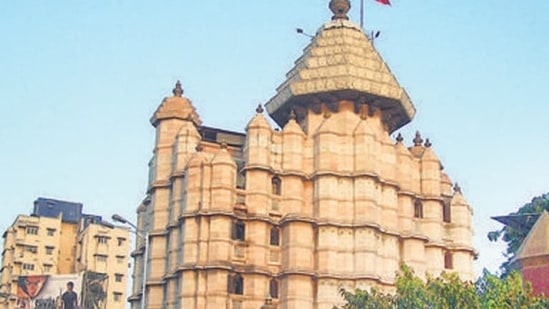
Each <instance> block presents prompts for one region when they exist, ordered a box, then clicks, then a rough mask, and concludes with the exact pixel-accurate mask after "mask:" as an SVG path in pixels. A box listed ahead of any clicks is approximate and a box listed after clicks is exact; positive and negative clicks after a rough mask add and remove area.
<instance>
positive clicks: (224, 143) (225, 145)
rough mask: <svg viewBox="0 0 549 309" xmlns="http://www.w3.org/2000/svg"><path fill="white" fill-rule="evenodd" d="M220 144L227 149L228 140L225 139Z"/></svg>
mask: <svg viewBox="0 0 549 309" xmlns="http://www.w3.org/2000/svg"><path fill="white" fill-rule="evenodd" d="M219 146H220V147H221V149H227V142H225V140H222V141H221V144H220V145H219Z"/></svg>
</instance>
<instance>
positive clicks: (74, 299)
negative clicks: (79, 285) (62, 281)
mask: <svg viewBox="0 0 549 309" xmlns="http://www.w3.org/2000/svg"><path fill="white" fill-rule="evenodd" d="M73 289H74V283H73V282H72V281H69V282H67V291H65V293H63V295H61V300H62V301H63V309H78V295H76V292H74V291H73Z"/></svg>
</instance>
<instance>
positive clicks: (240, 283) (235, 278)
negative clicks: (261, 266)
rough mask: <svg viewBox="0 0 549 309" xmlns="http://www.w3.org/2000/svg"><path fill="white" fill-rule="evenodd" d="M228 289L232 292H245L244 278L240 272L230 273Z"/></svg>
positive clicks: (238, 293)
mask: <svg viewBox="0 0 549 309" xmlns="http://www.w3.org/2000/svg"><path fill="white" fill-rule="evenodd" d="M228 290H229V293H230V294H237V295H243V294H244V278H242V276H241V275H240V274H235V275H229V282H228Z"/></svg>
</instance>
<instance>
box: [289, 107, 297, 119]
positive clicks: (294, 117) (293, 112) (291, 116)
mask: <svg viewBox="0 0 549 309" xmlns="http://www.w3.org/2000/svg"><path fill="white" fill-rule="evenodd" d="M289 119H290V120H295V119H296V115H295V111H294V110H293V109H292V110H291V111H290V116H289Z"/></svg>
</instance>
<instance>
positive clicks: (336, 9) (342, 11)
mask: <svg viewBox="0 0 549 309" xmlns="http://www.w3.org/2000/svg"><path fill="white" fill-rule="evenodd" d="M328 7H329V8H330V10H331V11H332V13H334V16H332V20H336V19H346V20H348V19H349V17H348V16H347V13H348V12H349V10H350V9H351V2H350V1H349V0H331V1H330V4H329V5H328Z"/></svg>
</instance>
